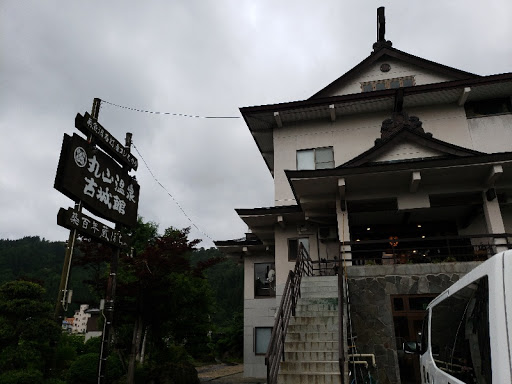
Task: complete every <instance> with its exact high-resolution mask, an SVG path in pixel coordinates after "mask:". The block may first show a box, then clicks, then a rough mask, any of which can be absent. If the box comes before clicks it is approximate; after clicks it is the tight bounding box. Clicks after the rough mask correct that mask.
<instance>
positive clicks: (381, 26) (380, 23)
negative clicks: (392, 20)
mask: <svg viewBox="0 0 512 384" xmlns="http://www.w3.org/2000/svg"><path fill="white" fill-rule="evenodd" d="M385 34H386V16H385V15H384V7H379V8H377V41H386V39H385V38H384V35H385Z"/></svg>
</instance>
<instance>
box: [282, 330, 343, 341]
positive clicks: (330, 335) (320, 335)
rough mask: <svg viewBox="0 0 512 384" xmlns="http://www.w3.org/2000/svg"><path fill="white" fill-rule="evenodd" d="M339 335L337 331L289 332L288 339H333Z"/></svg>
mask: <svg viewBox="0 0 512 384" xmlns="http://www.w3.org/2000/svg"><path fill="white" fill-rule="evenodd" d="M337 337H338V333H337V332H308V333H305V332H288V333H287V334H286V341H291V342H294V341H333V340H336V339H337Z"/></svg>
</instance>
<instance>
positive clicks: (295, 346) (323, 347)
mask: <svg viewBox="0 0 512 384" xmlns="http://www.w3.org/2000/svg"><path fill="white" fill-rule="evenodd" d="M284 351H285V352H316V351H338V341H334V340H331V341H294V342H293V343H292V342H285V343H284Z"/></svg>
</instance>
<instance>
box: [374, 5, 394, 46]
mask: <svg viewBox="0 0 512 384" xmlns="http://www.w3.org/2000/svg"><path fill="white" fill-rule="evenodd" d="M385 34H386V16H385V15H384V7H379V8H377V42H376V43H375V44H373V51H374V52H376V51H377V50H378V49H380V48H382V47H391V45H392V43H391V41H386V38H385Z"/></svg>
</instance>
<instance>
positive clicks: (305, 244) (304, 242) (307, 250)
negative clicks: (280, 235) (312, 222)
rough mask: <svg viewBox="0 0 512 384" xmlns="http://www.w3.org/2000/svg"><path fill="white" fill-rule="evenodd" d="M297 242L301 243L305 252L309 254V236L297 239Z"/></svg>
mask: <svg viewBox="0 0 512 384" xmlns="http://www.w3.org/2000/svg"><path fill="white" fill-rule="evenodd" d="M299 244H302V245H303V246H304V249H305V250H306V252H307V253H308V254H309V237H305V238H302V239H299Z"/></svg>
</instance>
